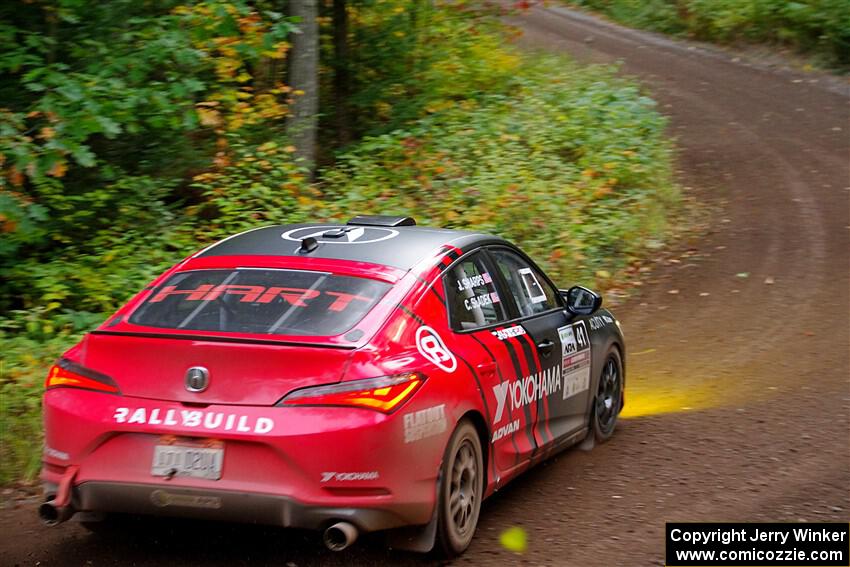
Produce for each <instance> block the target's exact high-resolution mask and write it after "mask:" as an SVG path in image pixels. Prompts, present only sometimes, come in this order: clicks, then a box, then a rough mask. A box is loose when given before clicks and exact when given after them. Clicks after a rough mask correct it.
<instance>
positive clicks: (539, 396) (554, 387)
mask: <svg viewBox="0 0 850 567" xmlns="http://www.w3.org/2000/svg"><path fill="white" fill-rule="evenodd" d="M488 253H489V255H490V258H491V259H492V262H493V263H494V265H495V267H496V271H497V273H498V276H499V278H500V280H501V282H502V283H503V284H504V286H505V288H506V289H507V290H509V293H510V295H511V299H512V300H513V303H514V304H515V305H516V309H517V311H518V312H519V317H520V319H519V322H520V324H521V325H522V327H523V328H524V329H525V331H526V332H527V333H528V336H529V338H530V339H531V343H532V347H533V353H532V358H533V359H534V360H536V361H537V369H536V374H535V375H534V379H533V381H530V383H529V382H526V383H525V384H524V389H525V394H526V395H525V397H526V399H528V400H531V398H532V397H533V398H534V399H535V402H536V404H537V407H538V412H537V413H538V416H539V417H538V419H537V423H536V424H535V426H534V435H535V440H536V441H537V443H538V444H539V445H540V446H543V447H546V446H550V445H552V444H555V443H558V442H559V441H563V440H565V439H566V438H567V437H569V436H571V435H572V434H574V433H575V432H576V431H578V430H581V429H582V428H583V427H584V426H585V425H586V423H585V422H586V420H585V415H586V409H587V403H588V400H587V390H588V388H589V378H590V344H589V342H588V335H587V329H586V328H585V326H584V323H583V322H580V323H577V324H571V323H570V320H571V317H570V316H569V314H568V313H567V311H566V309H565V307H564V305H563V302H562V300H561V297H560V294H559V293H558V291H557V289H555V288H554V287H553V286H552V285H551V283H550V282H549V280H548V279H546V278H545V277H544V276H543V274H542V273H541V272H540V270H539V269H538V268H537V267H536V266H535V265H533V264H532V263H531V262H530V261H528V260H527V259H526V258H525V257H523V256H521V255H520V254H518V253H517V252H516V251H515V250H513V249H510V248H507V247H494V248H491V249H489V251H488Z"/></svg>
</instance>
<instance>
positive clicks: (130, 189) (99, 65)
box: [0, 0, 679, 483]
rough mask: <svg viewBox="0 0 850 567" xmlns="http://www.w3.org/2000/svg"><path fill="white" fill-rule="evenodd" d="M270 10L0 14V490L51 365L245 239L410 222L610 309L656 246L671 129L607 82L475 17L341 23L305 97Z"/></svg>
mask: <svg viewBox="0 0 850 567" xmlns="http://www.w3.org/2000/svg"><path fill="white" fill-rule="evenodd" d="M293 3H295V2H294V0H293ZM277 4H278V3H275V2H263V1H260V2H257V1H253V2H247V1H244V2H243V1H240V0H233V1H227V2H225V1H223V0H210V1H205V2H182V3H181V2H170V3H169V2H157V3H153V4H150V3H138V2H133V1H131V0H109V1H101V2H90V1H86V0H61V1H56V2H54V1H46V0H45V1H36V2H32V1H20V2H17V1H12V2H6V3H3V4H2V7H0V42H2V45H3V49H0V483H8V482H10V481H15V480H18V479H33V478H34V476H35V475H36V474H37V470H38V467H39V460H40V453H41V439H40V426H41V424H40V399H39V398H40V395H41V390H42V383H43V380H44V376H45V374H46V371H47V368H48V367H49V366H50V364H51V363H52V361H53V360H55V359H56V358H57V357H58V356H59V355H60V354H61V353H62V351H63V350H65V349H66V348H68V347H69V346H71V345H72V344H73V343H74V342H75V341H76V340H77V339H78V337H79V336H80V335H81V334H82V333H83V332H85V331H86V330H87V329H90V328H92V327H93V326H95V325H97V324H98V323H100V322H101V321H102V320H103V319H104V318H105V316H106V315H107V314H108V313H109V312H110V311H112V310H114V309H115V308H116V307H117V306H119V305H120V304H121V303H122V302H124V301H125V300H126V299H128V298H129V297H130V296H131V295H132V294H134V293H135V292H136V291H138V290H139V289H140V288H142V287H143V286H144V285H145V284H146V283H147V282H148V281H150V279H152V278H153V277H154V276H155V275H156V274H157V273H159V272H160V271H162V270H163V269H164V268H165V267H167V266H169V265H171V264H173V263H175V262H176V261H178V260H179V259H181V258H183V257H184V256H186V255H187V254H189V253H192V252H194V251H196V250H198V249H199V248H201V247H202V246H204V245H206V244H208V243H210V242H212V241H214V240H216V239H219V238H222V237H224V236H227V235H229V234H232V233H234V232H237V231H240V230H244V229H247V228H250V227H255V226H260V225H265V224H271V223H283V222H295V221H298V222H301V221H305V220H314V219H315V220H320V219H340V220H344V219H347V218H348V217H350V216H351V215H352V214H354V213H393V214H395V213H399V214H405V213H406V214H411V215H413V216H415V217H416V218H417V220H418V221H419V222H420V224H430V225H435V226H445V227H465V228H466V227H473V228H479V229H482V230H487V231H492V232H496V233H499V234H502V235H504V236H506V237H508V238H510V239H512V240H514V241H516V242H518V243H519V244H520V245H522V246H523V247H524V248H525V249H526V250H527V251H528V252H530V253H531V255H532V256H534V257H535V258H537V259H539V260H541V261H542V263H543V264H544V266H545V268H546V269H547V270H550V271H551V272H552V273H553V274H555V275H557V276H559V277H560V278H561V280H562V282H563V284H564V285H565V286H566V285H568V284H569V283H570V282H583V283H585V284H589V285H599V286H601V287H603V288H604V287H605V286H606V285H607V282H609V281H615V280H616V278H617V276H618V273H620V272H621V271H622V270H623V269H626V268H628V266H629V265H631V264H633V263H634V262H636V261H637V260H638V259H639V258H641V257H644V256H646V255H647V254H648V253H650V252H651V250H653V249H655V248H657V247H658V246H659V245H660V243H661V242H662V240H663V238H664V236H665V234H666V233H667V228H668V227H667V223H666V216H667V214H668V213H669V212H670V211H671V210H672V209H674V208H675V207H676V205H677V203H678V200H679V196H678V193H677V189H676V188H675V185H674V184H673V181H672V179H671V146H670V143H669V142H668V140H667V139H666V138H665V135H664V128H665V121H664V119H663V118H662V117H661V116H660V114H659V113H658V112H657V111H656V110H655V108H654V103H653V101H652V100H650V99H649V98H647V97H646V96H645V95H643V94H642V93H641V91H640V90H639V89H638V88H637V87H636V86H635V85H634V84H632V83H630V82H628V81H626V80H623V79H621V78H618V77H616V76H615V72H616V69H613V68H608V67H598V66H596V67H581V66H578V65H576V64H575V63H573V62H571V61H568V60H565V59H561V58H551V57H550V58H545V57H541V56H538V55H529V54H525V53H521V52H519V51H517V50H516V49H515V48H513V47H512V46H511V41H510V40H511V39H512V37H513V36H514V35H515V32H514V31H513V30H510V29H506V28H503V27H502V26H501V24H499V21H498V19H497V17H496V14H495V13H491V12H489V11H487V10H484V9H481V8H477V7H475V6H477V4H471V3H466V2H463V1H461V2H450V3H443V2H440V1H438V2H436V3H431V2H422V1H421V0H374V1H370V2H358V3H347V2H345V1H343V0H335V1H333V2H327V3H326V5H321V6H320V14H319V15H320V17H319V19H318V20H317V21H318V24H319V25H318V28H317V34H318V35H317V37H316V40H317V45H318V47H319V50H318V57H319V61H320V63H321V64H320V65H318V66H315V68H314V71H315V73H316V76H315V77H313V79H314V81H313V83H311V82H310V81H309V80H308V81H306V82H304V81H303V79H300V78H297V77H294V76H293V70H292V64H293V61H292V60H293V59H294V58H295V53H293V52H297V50H298V49H299V47H298V43H297V42H296V41H294V38H295V37H299V36H297V35H296V32H302V33H303V34H304V35H309V33H310V32H309V29H308V28H309V27H305V24H304V22H305V19H304V17H303V16H301V19H300V20H299V19H294V18H292V17H290V16H289V15H286V14H285V13H284V10H283V9H282V8H281V7H280V6H278V5H277ZM284 7H285V6H284ZM301 28H304V29H305V30H307V31H303V30H301ZM301 40H304V38H303V37H299V41H301ZM314 63H315V61H314ZM307 71H308V72H309V69H307ZM301 72H304V69H301ZM291 79H297V80H298V81H301V82H300V83H299V85H307V86H308V88H309V85H310V84H315V85H317V88H314V91H313V92H309V91H305V90H304V89H303V88H296V87H295V86H293V85H292V84H291V83H292V80H291ZM311 96H312V97H314V99H315V100H313V101H312V103H314V104H315V105H316V106H317V107H318V109H319V110H318V114H315V113H314V114H313V115H308V114H305V113H304V111H303V108H302V109H301V110H298V112H296V109H295V107H296V106H298V105H299V104H300V103H301V101H303V100H304V99H305V98H308V97H311ZM306 107H307V108H311V106H310V105H306ZM299 112H300V113H301V114H300V115H299V114H298V113H299ZM305 116H306V118H305ZM314 126H315V130H314V131H313V132H312V134H313V137H312V141H311V136H305V134H304V132H305V131H308V130H309V129H310V128H313V127H314ZM311 144H313V145H314V146H315V147H314V148H313V149H311Z"/></svg>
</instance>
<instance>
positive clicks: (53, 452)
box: [44, 446, 71, 461]
mask: <svg viewBox="0 0 850 567" xmlns="http://www.w3.org/2000/svg"><path fill="white" fill-rule="evenodd" d="M44 454H45V455H47V456H48V457H53V458H54V459H59V460H60V461H67V460H68V459H70V458H71V457H70V455H68V453H66V452H65V451H60V450H58V449H54V448H53V447H47V446H45V447H44Z"/></svg>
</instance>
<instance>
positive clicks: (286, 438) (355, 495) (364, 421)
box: [41, 388, 451, 531]
mask: <svg viewBox="0 0 850 567" xmlns="http://www.w3.org/2000/svg"><path fill="white" fill-rule="evenodd" d="M427 393H428V391H427V389H423V390H422V391H420V392H419V394H418V395H417V398H416V399H414V400H411V402H410V403H409V404H407V406H406V407H405V408H404V409H403V410H402V411H399V412H395V413H393V414H389V415H385V414H381V413H378V412H374V411H370V410H364V409H357V408H355V409H351V408H337V407H292V408H280V407H253V406H215V405H210V406H207V407H204V408H200V409H199V408H194V407H191V406H186V405H183V404H179V403H175V402H167V401H158V400H146V399H139V398H130V397H126V396H114V395H110V394H103V393H99V392H90V391H85V390H75V389H71V388H57V389H53V390H49V391H48V392H47V393H46V394H45V397H44V415H45V424H46V428H45V429H46V431H45V453H44V457H43V467H42V472H41V479H42V481H44V482H45V483H46V486H45V488H46V492H47V494H48V495H49V494H59V493H63V494H64V493H68V494H69V496H70V501H71V502H70V504H71V506H72V507H73V508H74V509H76V510H78V511H90V512H128V513H139V514H152V515H160V516H183V517H194V518H208V519H221V520H225V521H239V522H249V523H262V524H271V525H277V526H286V527H300V528H308V529H316V528H323V527H324V526H325V525H326V523H327V522H329V521H331V520H347V521H350V522H351V523H353V524H354V525H356V526H357V527H358V528H359V529H360V530H362V531H373V530H381V529H389V528H393V527H398V526H403V525H424V524H427V523H428V522H429V521H430V518H431V517H432V515H433V510H434V506H435V504H436V490H435V487H436V481H437V476H438V473H439V467H440V462H441V458H442V452H443V450H444V447H445V444H446V442H447V440H446V437H447V436H448V435H449V434H450V431H451V429H450V428H449V427H446V428H445V430H444V431H443V432H442V433H441V434H440V435H433V436H430V437H426V438H423V439H417V440H415V442H412V443H408V442H406V441H407V439H406V437H405V435H406V431H407V427H408V425H407V424H408V421H410V420H409V419H407V420H406V419H405V418H406V417H407V414H408V413H410V412H416V411H419V410H421V409H422V407H423V406H424V407H425V408H427V407H428V406H430V405H432V404H433V403H434V402H433V401H432V400H430V399H429V397H428V396H427V395H426V394H427ZM127 408H130V409H127ZM170 415H171V416H173V419H172V420H171V421H170V422H169V420H168V419H167V416H170ZM230 415H238V416H239V419H233V420H232V421H233V424H234V425H233V427H232V428H229V427H228V424H229V423H230V421H229V419H230V418H228V417H227V416H230ZM115 416H124V419H117V418H116V417H115ZM155 417H156V419H154V418H155ZM207 419H209V424H210V427H206V426H207V425H208V422H207ZM261 420H266V421H267V422H270V423H272V424H273V428H272V429H271V430H269V429H267V428H265V429H264V428H260V429H259V430H258V428H256V427H253V428H252V427H250V424H252V423H254V424H255V423H261ZM243 421H244V422H245V423H247V424H249V425H248V426H246V427H244V428H240V427H239V424H242V423H243ZM215 424H218V427H215V426H214V425H215ZM175 439H176V440H177V441H178V442H183V441H187V442H193V443H195V442H205V441H215V442H216V443H217V444H219V445H221V446H222V447H223V450H224V454H223V464H222V469H221V477H220V478H219V479H218V480H210V479H203V478H193V477H187V476H175V477H174V478H172V479H170V480H169V479H166V478H165V477H162V476H155V475H153V474H152V472H151V470H152V462H153V458H154V454H155V448H156V446H157V445H158V444H160V443H163V442H171V441H173V440H175ZM71 472H73V474H72V475H71V474H70V473H71ZM63 483H64V485H66V486H67V489H66V490H64V491H60V490H58V487H61V486H62V485H63ZM51 485H53V487H51ZM60 500H62V499H60ZM62 502H64V500H62Z"/></svg>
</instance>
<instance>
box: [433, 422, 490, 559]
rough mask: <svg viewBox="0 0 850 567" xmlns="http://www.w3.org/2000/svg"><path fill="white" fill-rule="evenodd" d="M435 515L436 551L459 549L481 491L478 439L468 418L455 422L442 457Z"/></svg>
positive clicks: (450, 553)
mask: <svg viewBox="0 0 850 567" xmlns="http://www.w3.org/2000/svg"><path fill="white" fill-rule="evenodd" d="M439 492H440V493H439V495H438V496H439V503H438V505H439V509H438V512H437V514H438V516H437V522H438V523H437V541H438V544H439V547H438V551H441V552H442V554H443V555H445V556H446V557H454V556H457V555H460V554H461V553H463V552H464V551H465V550H466V548H467V547H469V544H470V543H471V542H472V536H473V535H474V534H475V528H476V527H477V526H478V515H479V513H480V511H481V500H482V497H483V495H484V461H483V458H482V451H481V440H480V439H479V437H478V432H477V431H476V430H475V427H474V426H473V425H472V424H471V423H470V422H468V421H463V422H461V423H460V425H458V427H457V429H455V431H454V433H453V434H452V437H451V439H450V440H449V445H448V447H447V448H446V454H445V456H444V457H443V467H442V474H441V481H440V485H439Z"/></svg>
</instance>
